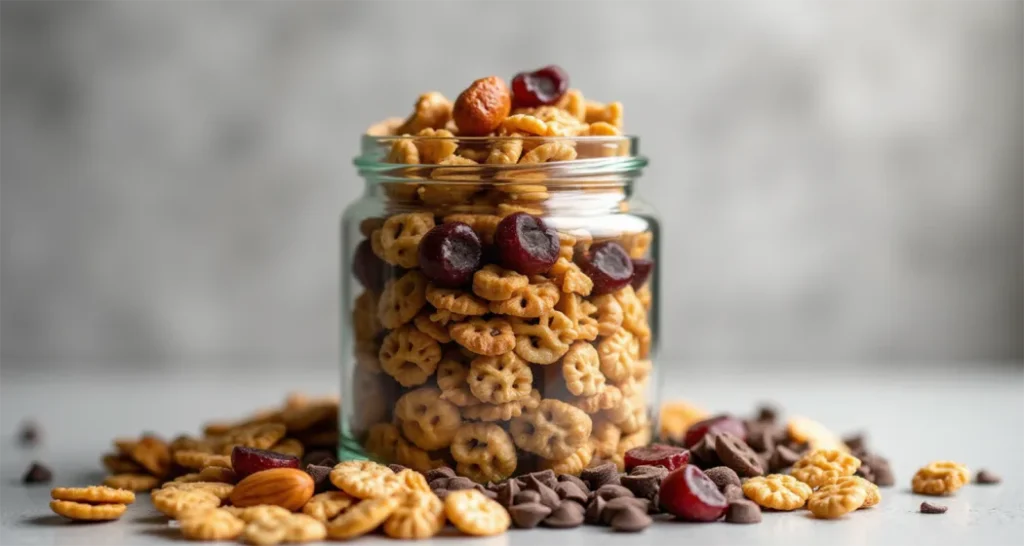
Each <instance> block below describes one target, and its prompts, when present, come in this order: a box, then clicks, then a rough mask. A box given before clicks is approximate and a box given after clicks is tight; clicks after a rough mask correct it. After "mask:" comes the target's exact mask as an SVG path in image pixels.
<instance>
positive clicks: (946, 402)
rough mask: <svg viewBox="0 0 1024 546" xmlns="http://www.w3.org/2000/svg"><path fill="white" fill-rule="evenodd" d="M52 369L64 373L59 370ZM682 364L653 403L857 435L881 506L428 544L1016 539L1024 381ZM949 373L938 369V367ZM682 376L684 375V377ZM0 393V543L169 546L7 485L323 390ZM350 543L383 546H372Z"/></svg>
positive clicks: (149, 522) (69, 380)
mask: <svg viewBox="0 0 1024 546" xmlns="http://www.w3.org/2000/svg"><path fill="white" fill-rule="evenodd" d="M68 368H69V367H65V368H64V369H68ZM712 369H715V368H713V367H704V369H703V371H701V372H700V373H697V372H698V370H700V367H698V366H696V365H689V366H687V367H685V368H678V367H676V368H672V370H671V371H672V372H674V373H669V374H667V377H666V381H665V384H666V385H668V388H667V389H666V393H665V394H664V395H663V396H664V397H665V398H681V397H686V398H688V399H691V400H694V401H697V402H699V403H701V404H703V405H705V406H707V407H708V408H710V409H716V410H718V409H721V410H726V409H728V410H732V411H735V412H745V411H749V408H751V407H752V406H753V404H754V403H755V402H756V401H758V400H763V399H766V398H770V399H774V400H777V401H780V402H784V403H785V406H786V409H788V410H789V411H791V412H794V413H802V414H807V415H812V416H815V417H817V418H819V419H821V420H822V421H824V422H825V423H826V424H828V425H830V426H831V427H834V428H835V429H836V430H839V431H849V430H854V429H857V428H863V429H866V430H869V431H870V432H871V443H872V445H873V446H875V447H876V448H877V449H878V451H879V452H881V453H882V454H884V455H886V456H888V457H889V458H890V459H891V460H892V463H893V467H894V470H895V472H896V477H897V481H898V485H897V486H896V487H892V488H888V489H884V490H883V500H882V504H881V506H880V507H878V508H875V509H872V510H864V511H860V512H857V513H855V514H852V515H851V516H848V517H847V518H845V519H844V520H842V521H834V522H833V521H828V522H826V521H817V520H813V519H811V518H810V517H809V516H808V515H807V512H797V513H781V514H768V513H766V514H765V515H764V522H763V523H762V524H760V525H746V526H739V525H726V524H687V523H669V522H665V523H657V524H655V525H654V526H653V527H652V528H650V529H648V530H647V531H646V532H645V533H643V534H640V535H616V534H613V533H611V532H610V531H609V530H608V529H606V528H598V527H584V528H579V529H575V530H560V531H556V530H545V529H542V530H535V531H513V532H511V533H509V534H507V535H504V536H501V537H495V538H490V539H474V540H470V539H465V538H462V539H458V540H455V539H453V540H443V539H437V540H434V541H430V543H431V544H467V543H472V544H481V545H483V544H487V545H494V546H498V545H505V544H509V545H520V544H531V545H535V546H546V545H553V544H556V543H557V544H559V545H564V546H572V545H577V544H580V545H582V544H587V545H592V544H604V543H611V542H612V541H614V543H615V544H616V545H625V544H654V543H657V544H662V543H672V544H684V543H685V544H694V545H695V544H785V545H787V546H794V545H799V544H815V545H823V544H827V545H845V544H910V543H915V544H922V545H935V544H943V545H944V544H984V545H990V544H1011V543H1019V542H1020V541H1021V540H1024V497H1022V495H1024V488H1022V482H1024V472H1022V470H1021V462H1022V461H1021V453H1024V438H1022V434H1024V432H1022V431H1024V376H1022V374H1021V372H1020V371H1019V369H1016V368H1015V369H1011V368H1006V367H1002V368H995V367H987V366H981V365H964V366H962V367H960V368H959V369H960V370H962V373H961V374H960V375H956V376H954V375H951V372H949V371H944V372H943V375H940V376H936V372H935V370H936V368H932V367H929V366H920V367H913V368H894V369H891V370H889V371H883V370H878V369H865V368H861V367H852V366H851V367H845V368H844V367H842V366H839V367H836V368H834V369H847V370H849V371H850V372H849V373H848V374H846V375H845V376H830V377H820V376H819V377H815V376H813V375H811V374H808V372H806V371H802V372H776V373H769V370H764V371H762V372H746V373H742V374H733V373H729V372H728V371H726V370H724V369H717V370H716V371H715V374H716V375H715V377H713V378H711V377H709V374H710V372H711V370H712ZM945 370H948V369H945ZM688 371H689V372H692V373H687V372H688ZM0 379H2V382H0V393H2V396H0V409H2V412H0V432H2V442H3V443H2V448H0V454H2V457H0V480H2V481H0V544H3V545H4V546H8V545H20V544H58V545H77V544H83V545H84V544H89V545H92V544H108V545H121V544H142V545H147V546H148V545H156V544H169V543H171V542H172V541H175V540H178V539H179V537H178V535H177V532H176V531H175V530H173V529H171V528H169V527H168V525H167V524H166V523H165V521H164V519H163V518H162V517H158V516H159V515H158V514H157V513H156V512H155V511H154V510H153V509H152V507H151V506H150V505H149V502H148V499H147V498H146V496H145V495H140V499H139V501H137V502H136V504H135V505H133V506H132V507H131V508H130V509H129V511H128V513H127V514H126V515H125V517H124V518H123V519H122V520H121V521H119V522H114V523H105V524H86V525H80V524H70V523H67V522H65V521H64V520H62V519H61V518H58V517H56V516H54V515H53V514H52V513H51V512H50V511H49V508H48V507H47V502H48V500H49V487H48V486H45V485H44V486H36V487H26V486H23V485H21V484H20V483H19V481H18V480H19V478H20V476H21V474H22V472H23V471H24V470H25V468H26V467H27V466H28V464H29V463H30V462H31V461H32V460H33V459H39V460H41V461H44V462H45V463H47V464H48V465H50V466H51V467H52V468H53V469H54V472H55V481H54V485H78V484H83V485H84V484H89V483H97V482H98V480H99V479H100V477H101V475H102V473H101V467H100V464H99V457H100V454H101V453H103V452H104V451H106V450H107V449H108V446H109V442H110V440H111V439H112V438H113V437H114V436H117V435H134V434H138V433H139V432H141V431H143V430H151V431H155V432H158V433H161V434H165V435H171V434H174V433H177V432H181V431H195V430H196V429H197V428H198V426H199V424H200V423H201V422H203V421H204V420H208V419H212V418H216V417H232V416H241V415H243V414H245V413H247V412H249V411H250V410H252V409H255V408H257V407H259V406H263V405H270V404H275V403H277V402H278V401H279V400H280V399H282V398H283V396H284V395H285V393H286V392H287V391H289V390H303V389H305V390H308V392H311V393H328V392H334V391H336V390H337V387H336V385H338V380H337V376H336V375H335V374H331V373H325V372H310V373H303V372H297V371H296V372H291V373H289V374H287V375H286V374H285V373H280V374H277V375H273V374H270V375H268V374H267V373H266V372H259V373H258V374H257V375H251V374H250V373H246V372H245V371H244V370H237V371H234V372H225V371H219V372H216V373H214V372H205V371H203V370H202V369H194V368H193V369H182V370H179V371H178V372H177V373H176V375H161V376H159V377H158V376H154V375H143V374H135V375H132V374H128V375H120V376H99V377H98V376H92V375H86V374H80V375H76V374H75V373H73V372H72V373H65V374H61V375H23V374H19V375H14V374H9V373H8V374H4V375H3V376H2V378H0ZM26 417H32V418H34V419H36V420H37V421H38V422H39V423H41V425H42V428H43V433H44V435H45V436H44V438H43V443H42V445H41V447H39V448H37V449H35V450H24V449H21V448H19V447H18V446H17V445H16V442H15V440H14V435H15V433H16V431H17V428H18V423H19V422H20V421H21V420H22V419H23V418H26ZM934 459H953V460H959V461H962V462H964V463H966V464H968V465H969V466H970V467H971V468H972V470H976V469H977V468H981V467H985V468H989V469H991V470H993V471H995V472H997V473H999V474H1001V475H1002V476H1003V478H1004V482H1003V484H1001V485H997V486H984V487H983V486H975V485H968V486H967V487H965V488H963V489H962V490H961V491H960V492H959V493H958V494H957V495H956V496H955V497H952V498H942V499H934V498H927V497H920V496H915V495H912V494H910V492H909V483H910V477H911V475H912V474H913V471H914V470H915V469H916V468H917V467H918V466H920V465H922V464H924V463H926V462H928V461H930V460H934ZM923 500H929V501H932V502H937V503H939V504H944V505H947V506H949V511H948V512H947V513H946V514H944V515H922V514H919V513H918V506H919V505H920V503H921V501H923ZM361 543H363V544H369V543H377V544H384V543H385V542H384V540H383V539H373V538H371V539H362V540H361Z"/></svg>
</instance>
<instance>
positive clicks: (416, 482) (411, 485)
mask: <svg viewBox="0 0 1024 546" xmlns="http://www.w3.org/2000/svg"><path fill="white" fill-rule="evenodd" d="M395 478H396V479H397V480H398V481H399V482H400V483H401V484H402V489H403V490H404V491H421V492H426V493H430V485H429V484H427V478H426V477H424V476H423V473H422V472H419V471H416V470H413V469H411V468H406V469H405V470H402V471H400V472H398V473H397V474H395Z"/></svg>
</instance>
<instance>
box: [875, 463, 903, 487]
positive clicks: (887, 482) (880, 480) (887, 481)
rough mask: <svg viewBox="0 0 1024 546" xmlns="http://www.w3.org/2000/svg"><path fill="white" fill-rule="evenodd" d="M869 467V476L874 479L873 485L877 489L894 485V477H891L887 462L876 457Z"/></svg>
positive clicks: (890, 469)
mask: <svg viewBox="0 0 1024 546" xmlns="http://www.w3.org/2000/svg"><path fill="white" fill-rule="evenodd" d="M869 466H870V467H871V474H872V476H873V477H874V478H875V485H877V486H878V487H892V486H893V485H896V476H894V475H893V473H892V468H891V467H890V466H889V461H888V460H886V459H884V458H882V457H876V458H874V459H873V460H872V462H871V465H869Z"/></svg>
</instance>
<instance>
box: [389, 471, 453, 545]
mask: <svg viewBox="0 0 1024 546" xmlns="http://www.w3.org/2000/svg"><path fill="white" fill-rule="evenodd" d="M424 485H426V483H425V482H424ZM444 521H445V516H444V503H442V502H441V499H439V498H437V495H434V493H433V492H431V491H430V489H429V488H428V489H427V490H426V491H411V492H409V493H407V494H405V495H403V496H402V498H401V501H400V502H399V504H398V506H397V507H396V508H395V511H394V512H392V513H391V515H390V516H389V517H388V519H387V521H385V522H384V533H385V534H387V535H388V536H389V537H391V538H404V539H420V538H429V537H432V536H434V535H436V534H437V533H438V532H439V531H440V530H441V529H442V528H444Z"/></svg>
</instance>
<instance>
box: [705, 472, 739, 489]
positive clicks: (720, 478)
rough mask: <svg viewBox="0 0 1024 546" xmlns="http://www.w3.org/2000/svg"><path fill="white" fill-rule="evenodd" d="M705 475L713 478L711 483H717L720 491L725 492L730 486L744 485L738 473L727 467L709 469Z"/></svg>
mask: <svg viewBox="0 0 1024 546" xmlns="http://www.w3.org/2000/svg"><path fill="white" fill-rule="evenodd" d="M704 474H705V475H707V477H709V478H711V481H713V482H715V485H717V486H718V490H719V491H724V490H725V486H726V485H729V484H733V485H737V486H739V485H743V482H741V481H740V477H739V476H738V475H737V474H736V471H735V470H733V469H731V468H729V467H727V466H716V467H714V468H709V469H707V470H705V471H704Z"/></svg>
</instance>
